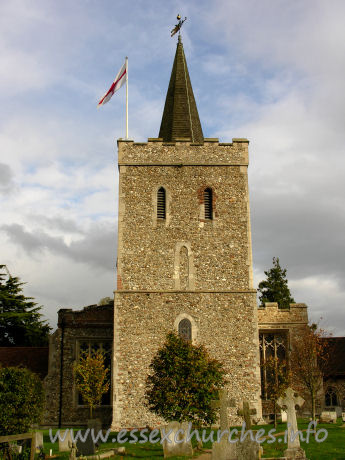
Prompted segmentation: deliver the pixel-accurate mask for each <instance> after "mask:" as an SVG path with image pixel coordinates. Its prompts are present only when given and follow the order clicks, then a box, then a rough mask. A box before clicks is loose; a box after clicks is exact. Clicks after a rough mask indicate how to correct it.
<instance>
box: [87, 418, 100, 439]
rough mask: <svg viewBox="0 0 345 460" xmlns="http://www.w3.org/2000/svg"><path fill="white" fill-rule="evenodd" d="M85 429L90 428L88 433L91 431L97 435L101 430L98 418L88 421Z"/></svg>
mask: <svg viewBox="0 0 345 460" xmlns="http://www.w3.org/2000/svg"><path fill="white" fill-rule="evenodd" d="M87 427H88V428H90V431H91V430H92V429H93V432H94V434H95V435H97V434H98V433H99V432H100V431H101V430H102V421H101V420H100V419H99V418H93V419H89V420H88V421H87Z"/></svg>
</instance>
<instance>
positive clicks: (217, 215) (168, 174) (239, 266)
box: [44, 36, 308, 430]
mask: <svg viewBox="0 0 345 460" xmlns="http://www.w3.org/2000/svg"><path fill="white" fill-rule="evenodd" d="M248 144H249V142H248V140H247V139H243V138H235V139H232V141H231V142H227V143H222V142H219V140H218V139H215V138H205V137H204V134H203V130H202V126H201V123H200V119H199V114H198V109H197V104H196V101H195V98H194V94H193V89H192V84H191V81H190V77H189V73H188V67H187V62H186V58H185V54H184V50H183V44H182V41H181V37H180V36H179V38H178V43H177V49H176V54H175V59H174V63H173V67H172V72H171V77H170V82H169V87H168V91H167V95H166V101H165V106H164V111H163V116H162V122H161V126H160V130H159V137H157V138H148V141H147V142H144V143H138V142H134V141H132V140H128V139H119V140H118V168H119V194H118V200H119V216H118V255H117V257H118V259H117V278H118V279H117V289H116V291H115V300H114V304H112V303H111V304H109V305H101V306H90V307H85V308H84V309H83V310H81V311H74V310H71V309H61V310H60V311H59V321H58V329H57V330H56V331H55V333H54V334H53V335H52V337H51V341H50V348H49V371H48V375H47V377H46V379H45V387H46V392H47V404H46V411H45V420H44V423H45V424H46V425H62V426H73V425H80V424H85V422H86V420H87V418H88V409H87V407H86V406H85V405H84V404H83V401H82V400H81V398H80V395H79V394H78V391H77V389H76V386H75V382H74V376H73V365H74V363H75V362H76V361H77V360H78V359H79V355H80V353H81V351H85V350H86V351H87V350H89V351H90V352H91V350H97V349H101V350H103V351H104V352H105V354H106V356H107V360H108V366H109V368H110V369H111V389H110V391H109V393H108V394H107V395H105V396H104V397H103V400H102V405H101V406H100V407H99V408H97V409H96V410H95V416H96V417H99V418H101V419H102V422H103V424H104V426H110V425H111V428H112V429H113V430H117V429H119V428H123V427H126V428H128V427H145V426H146V425H149V426H155V425H158V424H160V423H162V422H163V421H162V419H159V418H158V417H157V416H155V415H154V414H153V413H151V412H149V411H148V409H147V408H146V406H145V404H144V394H145V380H146V377H147V375H148V373H149V365H150V363H151V361H152V358H153V356H154V355H155V353H156V352H157V350H158V349H159V348H160V347H161V346H162V345H163V343H164V341H165V338H166V335H167V333H168V332H170V331H176V332H177V333H178V334H180V335H181V336H183V337H184V338H186V339H187V340H191V341H192V343H195V344H203V345H205V347H206V348H207V350H208V351H209V353H210V355H211V356H212V357H214V358H217V359H219V360H220V361H221V362H222V363H223V364H224V368H225V369H226V372H227V380H228V384H227V391H228V395H229V397H230V398H233V399H234V400H235V401H236V406H237V407H233V408H229V415H230V416H231V418H230V420H231V423H238V422H241V419H239V417H238V416H237V410H238V409H239V408H240V407H242V402H243V401H244V400H246V401H248V402H249V403H250V406H251V408H253V409H255V411H256V415H255V418H256V419H260V418H261V417H262V409H264V412H266V413H269V409H267V410H265V398H264V394H262V385H261V383H262V381H264V378H265V376H264V375H261V372H260V356H261V359H263V358H264V357H265V356H267V355H275V356H278V357H288V352H289V350H290V349H291V347H293V342H294V340H297V339H298V333H299V330H300V328H303V327H304V326H305V325H306V324H307V322H308V316H307V307H306V306H305V305H304V304H292V305H291V306H290V308H289V309H285V310H282V309H279V308H278V305H277V304H266V305H265V307H261V308H258V307H257V299H256V290H255V289H254V286H253V264H252V246H251V244H252V243H251V226H250V208H249V193H248V174H247V171H248V161H249V160H248ZM191 372H193V369H191Z"/></svg>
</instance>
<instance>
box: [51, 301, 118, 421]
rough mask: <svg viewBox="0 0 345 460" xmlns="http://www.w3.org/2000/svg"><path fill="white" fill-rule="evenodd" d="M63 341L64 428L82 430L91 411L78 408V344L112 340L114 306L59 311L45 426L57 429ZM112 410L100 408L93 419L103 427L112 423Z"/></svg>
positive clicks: (53, 342)
mask: <svg viewBox="0 0 345 460" xmlns="http://www.w3.org/2000/svg"><path fill="white" fill-rule="evenodd" d="M62 327H63V328H64V339H63V374H62V375H63V379H62V408H61V422H62V426H67V427H68V426H75V425H77V426H82V425H86V424H87V420H88V419H89V418H90V417H89V409H88V407H86V406H81V405H79V404H78V399H77V389H76V387H75V382H74V364H75V363H76V361H77V359H78V343H80V342H81V341H89V340H90V341H93V342H94V341H96V342H97V341H99V342H102V341H110V342H112V340H113V304H110V305H106V306H96V305H92V306H90V307H85V308H84V309H83V310H81V311H72V310H70V309H61V310H59V319H58V329H57V330H56V331H55V332H54V334H52V336H51V338H50V344H49V369H48V375H47V377H46V378H45V380H44V387H45V393H46V403H45V410H44V415H43V421H42V424H43V425H44V426H57V425H58V423H59V413H60V376H61V361H60V360H61V344H62V342H61V336H62ZM111 414H112V408H111V406H101V407H98V408H96V409H95V410H94V414H93V416H94V418H100V419H101V420H102V423H103V424H104V426H109V425H110V423H111Z"/></svg>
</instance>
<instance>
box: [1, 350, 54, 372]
mask: <svg viewBox="0 0 345 460" xmlns="http://www.w3.org/2000/svg"><path fill="white" fill-rule="evenodd" d="M0 366H1V367H26V368H27V369H30V371H32V372H35V373H36V374H38V375H39V376H40V377H41V378H44V377H45V376H46V375H47V373H48V347H0Z"/></svg>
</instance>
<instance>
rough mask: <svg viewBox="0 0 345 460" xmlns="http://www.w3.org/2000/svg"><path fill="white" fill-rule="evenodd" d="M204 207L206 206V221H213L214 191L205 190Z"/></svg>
mask: <svg viewBox="0 0 345 460" xmlns="http://www.w3.org/2000/svg"><path fill="white" fill-rule="evenodd" d="M204 205H205V219H208V220H212V219H213V209H212V189H210V188H207V189H205V190H204Z"/></svg>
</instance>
